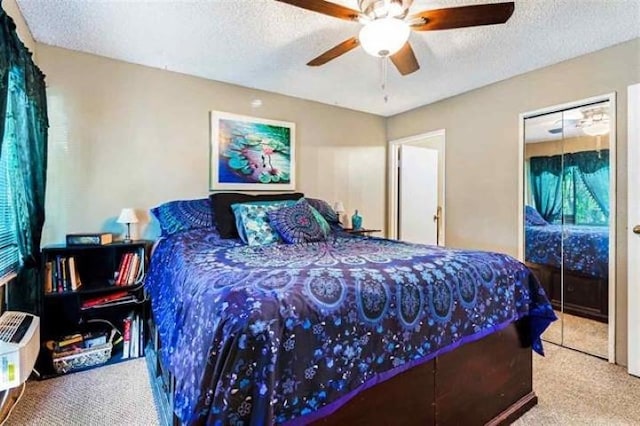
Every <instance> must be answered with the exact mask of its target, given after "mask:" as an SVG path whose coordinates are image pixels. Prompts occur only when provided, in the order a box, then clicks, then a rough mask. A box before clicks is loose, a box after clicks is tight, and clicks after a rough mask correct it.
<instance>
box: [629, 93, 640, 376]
mask: <svg viewBox="0 0 640 426" xmlns="http://www.w3.org/2000/svg"><path fill="white" fill-rule="evenodd" d="M627 93H628V97H627V99H628V110H627V115H628V118H627V127H628V130H627V132H628V133H627V226H628V228H627V229H628V230H627V288H628V290H627V336H628V337H627V342H628V343H627V344H628V347H627V354H628V357H627V363H628V371H629V374H633V375H634V376H640V340H639V339H638V336H639V335H640V311H639V310H638V309H639V308H640V304H639V303H638V300H640V274H639V269H638V265H637V264H636V262H633V261H632V256H631V252H632V251H633V249H635V248H636V247H637V244H638V243H637V241H634V239H636V238H639V237H638V236H637V235H635V234H634V233H633V227H634V226H636V225H637V224H638V222H637V220H638V213H637V212H639V211H640V200H639V199H638V198H639V197H640V188H639V187H638V186H637V182H638V180H637V178H635V179H634V178H632V174H631V171H632V170H635V172H636V173H637V172H638V170H640V146H639V145H640V120H638V118H637V117H638V114H640V100H639V98H640V83H637V84H633V85H631V86H629V87H628V88H627ZM632 117H634V118H635V119H632ZM630 212H636V214H635V215H634V214H630ZM634 245H635V247H634Z"/></svg>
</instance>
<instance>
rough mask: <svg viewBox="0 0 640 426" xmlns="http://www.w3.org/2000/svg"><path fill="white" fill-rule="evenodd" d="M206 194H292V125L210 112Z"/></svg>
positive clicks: (293, 185)
mask: <svg viewBox="0 0 640 426" xmlns="http://www.w3.org/2000/svg"><path fill="white" fill-rule="evenodd" d="M210 122H211V143H210V150H209V190H210V191H224V190H234V191H293V190H295V175H296V173H295V171H296V157H295V135H296V127H295V123H292V122H287V121H277V120H269V119H264V118H258V117H251V116H246V115H238V114H232V113H228V112H222V111H211V112H210Z"/></svg>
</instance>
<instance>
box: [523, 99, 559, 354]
mask: <svg viewBox="0 0 640 426" xmlns="http://www.w3.org/2000/svg"><path fill="white" fill-rule="evenodd" d="M562 131H563V126H562V113H561V112H558V113H551V114H545V115H542V116H538V117H532V118H527V119H526V120H525V122H524V136H525V138H524V141H525V145H524V161H525V167H524V170H525V179H524V191H525V194H524V203H525V209H524V215H525V217H524V224H525V225H524V226H525V229H524V234H525V247H524V258H525V263H526V264H527V266H528V267H529V268H530V269H531V270H532V271H533V273H534V274H535V275H536V276H537V277H538V280H539V281H540V284H542V287H543V288H544V289H545V291H546V292H547V297H548V298H549V300H550V301H551V303H552V304H553V307H554V309H555V311H556V315H557V316H558V321H555V322H553V323H552V324H551V326H550V327H549V328H548V329H547V331H546V332H545V333H544V334H543V336H542V337H543V339H545V340H547V341H549V342H552V343H556V344H559V345H561V344H562V320H563V318H562V306H561V299H562V288H561V279H560V274H559V273H555V274H554V272H555V271H560V270H561V267H562V247H561V238H560V237H559V235H554V232H553V231H558V229H556V228H557V225H556V223H557V222H558V220H559V219H560V217H561V207H560V206H561V205H560V204H559V202H560V198H561V197H562V192H561V185H560V183H559V176H560V174H561V170H562ZM532 159H533V161H532Z"/></svg>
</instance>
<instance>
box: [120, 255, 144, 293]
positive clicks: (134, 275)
mask: <svg viewBox="0 0 640 426" xmlns="http://www.w3.org/2000/svg"><path fill="white" fill-rule="evenodd" d="M142 273H143V265H142V257H141V254H140V253H137V252H136V253H125V254H123V255H122V257H121V258H120V265H119V266H118V271H117V273H116V278H115V283H114V284H115V285H119V286H127V285H132V284H136V283H138V282H140V280H141V275H142Z"/></svg>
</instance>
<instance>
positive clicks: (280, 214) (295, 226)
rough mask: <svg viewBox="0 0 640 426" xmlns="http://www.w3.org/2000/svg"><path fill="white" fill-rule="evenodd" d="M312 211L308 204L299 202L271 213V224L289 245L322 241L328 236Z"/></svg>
mask: <svg viewBox="0 0 640 426" xmlns="http://www.w3.org/2000/svg"><path fill="white" fill-rule="evenodd" d="M311 209H312V207H311V206H310V205H309V204H308V203H306V202H303V203H301V202H297V203H296V204H294V205H292V206H289V207H282V208H279V209H277V210H274V211H270V212H269V222H270V223H271V226H272V227H273V228H274V229H275V230H276V231H278V233H279V234H280V236H281V237H282V239H283V240H284V241H285V242H286V243H288V244H299V243H309V242H312V241H322V240H324V239H325V238H326V234H325V233H324V231H323V229H322V227H321V226H320V223H318V221H317V220H316V217H315V215H314V214H313V211H312V210H311ZM323 220H324V219H323Z"/></svg>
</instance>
